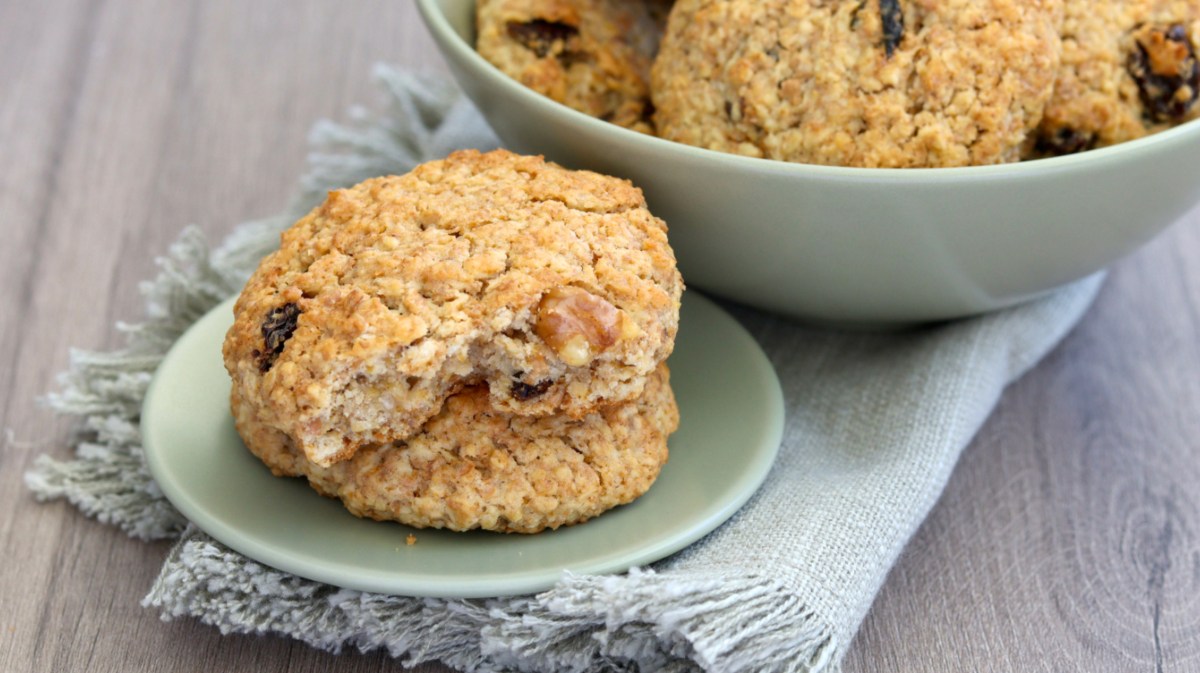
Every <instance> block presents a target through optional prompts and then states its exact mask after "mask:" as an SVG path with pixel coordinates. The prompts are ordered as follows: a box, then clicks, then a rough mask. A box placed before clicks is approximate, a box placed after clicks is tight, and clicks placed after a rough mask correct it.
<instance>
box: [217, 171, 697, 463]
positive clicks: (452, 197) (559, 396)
mask: <svg viewBox="0 0 1200 673" xmlns="http://www.w3.org/2000/svg"><path fill="white" fill-rule="evenodd" d="M682 290H683V283H682V280H681V278H680V276H679V272H678V270H677V269H676V266H675V257H674V253H673V252H672V250H671V247H670V245H669V244H668V242H667V227H666V224H665V223H664V222H663V221H662V220H659V219H658V218H656V217H654V216H653V215H652V214H651V213H650V211H649V210H648V209H647V208H646V202H645V199H644V198H643V196H642V193H641V191H640V190H639V189H637V188H636V187H634V186H633V185H631V184H630V183H629V182H627V181H625V180H619V179H617V178H612V177H607V176H603V175H599V174H597V173H591V172H587V171H571V170H567V169H564V168H562V167H560V166H558V165H555V164H552V163H549V162H546V161H544V160H543V159H542V158H541V157H524V156H519V155H516V154H512V153H510V152H506V151H503V150H497V151H495V152H489V153H486V154H481V153H479V152H476V151H471V150H468V151H463V152H457V153H455V154H452V155H451V156H449V157H447V158H446V159H444V160H441V161H434V162H430V163H427V164H423V165H421V166H418V167H417V168H416V169H414V170H413V171H412V172H411V173H409V174H407V175H404V176H389V177H382V178H376V179H372V180H368V181H366V182H364V183H362V184H359V185H356V186H354V187H351V188H349V189H342V190H335V191H333V192H330V193H329V196H328V198H327V199H326V201H325V202H324V203H323V204H322V205H320V206H319V207H317V208H316V209H314V210H313V211H312V212H311V213H309V214H308V215H307V216H305V217H304V218H303V219H301V220H300V221H299V222H297V223H296V224H294V225H293V226H292V227H291V228H289V229H288V230H287V231H285V232H284V233H283V234H282V236H281V246H280V249H279V250H278V251H277V252H275V253H272V254H271V255H269V256H267V257H266V258H265V259H264V260H263V261H262V263H261V264H260V265H259V267H258V269H257V270H256V271H255V273H254V274H253V276H252V277H251V278H250V280H249V282H248V283H247V285H246V287H245V289H244V290H243V291H242V294H241V295H240V296H239V298H238V301H237V303H236V305H235V308H234V317H235V320H234V324H233V326H232V327H231V328H230V330H229V332H228V334H227V336H226V339H225V344H224V350H223V353H224V359H225V366H226V369H227V370H228V371H229V373H230V375H231V376H232V379H233V386H234V392H235V393H236V394H237V395H238V396H239V397H240V398H241V399H242V400H243V401H244V403H245V404H246V405H248V406H249V407H250V408H252V409H253V410H254V414H255V416H256V418H257V419H258V421H259V422H261V423H263V424H264V425H266V426H269V427H272V428H275V429H277V430H279V431H280V432H283V433H284V434H286V435H287V436H289V437H290V438H291V439H292V440H293V441H295V443H296V446H297V447H298V448H299V449H300V450H302V451H303V452H304V453H305V454H306V455H307V457H308V458H309V459H310V460H312V461H313V462H314V463H316V464H318V465H325V466H327V465H331V464H333V463H335V462H337V461H340V460H345V459H347V458H349V457H350V456H352V455H353V454H354V453H355V451H356V450H357V449H358V448H359V447H360V446H362V445H365V444H370V443H376V444H378V443H383V442H390V441H398V440H403V439H404V438H406V437H407V436H409V435H410V434H412V433H413V432H415V431H417V429H418V428H420V426H421V425H422V424H423V423H424V422H425V421H426V420H427V419H428V418H430V417H431V416H433V415H434V414H436V413H437V411H438V409H439V408H440V407H441V406H442V403H443V401H444V400H445V399H446V398H447V397H448V396H449V395H452V394H454V393H455V392H456V391H457V390H459V389H460V388H462V387H464V386H469V385H476V384H483V385H486V386H487V390H488V391H489V399H490V401H491V404H492V405H493V406H495V407H496V408H498V409H502V410H504V411H505V412H507V413H512V414H518V415H545V414H558V413H562V414H565V415H566V416H568V417H576V418H577V417H582V416H584V415H586V414H588V413H590V412H591V411H593V410H594V409H595V408H596V407H598V406H602V405H607V404H615V403H620V402H623V401H626V400H629V399H632V398H634V397H636V396H637V395H639V394H640V393H641V391H642V387H643V386H644V384H645V381H646V377H647V376H648V375H649V374H650V373H651V372H653V371H654V369H655V368H656V367H657V366H658V364H659V363H660V362H662V361H663V360H665V359H666V357H667V356H668V355H669V354H670V353H671V350H672V348H673V347H674V339H675V332H676V330H677V328H678V322H679V302H680V295H681V293H682Z"/></svg>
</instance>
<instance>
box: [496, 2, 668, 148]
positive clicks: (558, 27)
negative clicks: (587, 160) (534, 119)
mask: <svg viewBox="0 0 1200 673" xmlns="http://www.w3.org/2000/svg"><path fill="white" fill-rule="evenodd" d="M669 7H670V0H479V2H478V3H476V32H477V37H476V49H477V50H478V51H479V53H480V55H482V56H483V57H484V58H486V59H487V60H488V61H490V62H491V63H492V64H493V65H495V66H496V67H498V68H500V70H502V71H504V72H505V73H506V74H507V75H508V76H510V77H512V78H513V79H515V80H517V81H518V82H521V83H522V84H524V85H525V86H527V87H529V88H531V89H533V90H534V91H537V92H538V93H541V94H543V95H545V96H547V97H549V98H551V99H553V100H556V101H558V102H560V103H563V104H565V105H567V106H569V107H572V108H574V109H576V110H579V111H580V112H583V113H585V114H588V115H591V116H593V117H597V118H599V119H603V120H605V121H610V122H612V123H614V124H617V125H620V126H624V127H626V128H631V129H634V130H636V131H641V132H643V133H650V132H652V130H653V127H652V123H651V119H650V117H651V113H652V112H653V110H652V107H651V105H650V64H651V63H652V62H653V60H654V54H655V53H656V52H657V50H658V40H659V37H660V35H661V33H662V29H663V26H664V24H665V21H666V14H667V10H668V8H669Z"/></svg>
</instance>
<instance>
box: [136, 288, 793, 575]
mask: <svg viewBox="0 0 1200 673" xmlns="http://www.w3.org/2000/svg"><path fill="white" fill-rule="evenodd" d="M231 322H232V302H226V303H224V304H222V305H221V306H218V307H217V308H216V309H214V310H213V311H212V312H210V313H209V314H208V315H206V316H205V317H204V318H202V319H201V320H200V321H199V322H197V323H196V325H194V326H193V327H192V328H191V329H190V330H189V331H188V332H187V333H186V334H184V335H183V337H181V338H180V339H179V341H178V343H176V344H175V346H174V347H173V348H172V349H171V351H170V352H169V353H168V354H167V357H166V359H164V360H163V363H162V365H161V366H160V367H159V368H158V372H157V374H156V375H155V377H154V380H153V382H152V383H151V385H150V389H149V391H147V394H146V401H145V404H144V405H143V407H142V440H143V442H144V445H145V450H146V458H147V461H148V462H149V465H150V471H151V472H152V473H153V475H154V478H155V479H156V480H157V481H158V484H159V485H160V486H161V487H162V490H163V492H164V493H165V494H166V496H167V498H168V499H169V500H170V501H171V502H172V503H173V504H174V505H175V506H176V507H178V508H179V510H180V511H181V512H182V513H183V514H184V515H185V516H187V517H188V519H190V520H191V521H193V522H194V523H196V525H198V526H199V527H200V528H201V529H203V530H204V531H205V532H207V533H208V534H209V535H211V536H212V537H214V538H216V539H217V540H219V541H220V542H222V543H224V544H226V545H228V546H229V547H232V548H233V549H235V550H237V551H239V552H241V553H243V554H245V555H246V556H249V557H250V558H253V559H256V560H258V561H260V562H262V563H265V564H266V565H269V566H273V567H275V568H279V569H281V570H285V571H288V572H291V573H294V574H296V575H299V576H301V577H307V578H309V579H313V580H319V581H321V582H327V583H329V584H334V585H337V586H341V587H347V588H351V589H361V590H365V591H375V592H382V593H388V594H398V595H410V596H443V597H482V596H503V595H514V594H524V593H534V592H537V591H542V590H544V589H548V588H549V587H551V586H552V585H553V584H554V583H555V581H556V580H558V579H559V577H561V575H562V573H563V572H564V571H571V572H575V573H612V572H619V571H622V570H625V569H627V568H629V567H631V566H635V565H641V564H645V563H650V562H652V561H655V560H658V559H661V558H663V557H665V556H667V555H669V554H671V553H673V552H675V551H678V550H679V549H682V548H683V547H685V546H687V545H688V544H690V543H692V542H694V541H695V540H697V539H699V538H700V537H702V536H703V535H704V534H706V533H708V532H709V531H711V530H712V529H714V528H716V527H717V526H718V525H720V524H721V523H722V522H723V521H725V520H726V519H728V518H729V517H730V516H731V515H733V513H734V512H736V511H737V510H738V508H739V507H741V506H742V504H744V503H745V502H746V500H747V499H749V497H750V496H751V494H753V493H754V491H755V490H756V489H757V488H758V486H759V485H760V484H761V483H762V481H763V479H764V478H765V477H766V475H767V472H768V470H769V469H770V467H771V464H772V462H773V461H774V459H775V454H776V452H777V451H778V448H779V442H780V439H781V437H782V433H783V417H784V412H783V396H782V393H781V391H780V388H779V380H778V379H777V378H776V376H775V372H774V370H773V369H772V368H771V364H770V363H769V362H768V361H767V358H766V356H765V355H764V354H763V352H762V351H761V350H760V349H759V348H758V344H757V343H755V341H754V339H753V338H752V337H751V336H750V335H749V334H748V333H747V332H746V331H745V330H743V329H742V327H741V325H739V324H738V323H737V322H736V321H735V320H734V319H733V318H731V317H730V316H729V315H727V314H726V313H724V312H723V311H722V310H721V309H720V308H718V307H717V306H716V305H715V304H713V303H712V302H711V301H709V300H708V299H706V298H704V297H703V296H701V295H698V294H696V293H695V292H689V293H687V294H686V296H685V298H684V302H683V310H682V316H681V324H680V328H679V336H678V339H677V344H676V348H675V353H674V354H673V355H672V356H671V359H670V361H669V363H670V366H671V383H672V385H673V387H674V389H675V393H676V396H677V398H678V402H679V410H680V415H681V419H682V420H681V424H680V428H679V430H678V432H676V433H675V434H674V435H672V436H671V439H670V460H669V461H668V462H667V465H666V467H664V468H663V471H662V474H661V475H660V476H659V478H658V481H657V482H655V484H654V486H653V487H652V488H651V489H650V491H649V492H648V493H647V494H646V495H644V496H643V497H641V498H640V499H638V500H637V501H635V502H634V503H632V504H630V505H626V506H624V507H620V508H617V509H615V510H612V511H610V512H608V513H606V514H603V515H601V516H599V517H597V518H595V519H593V520H591V521H589V522H587V523H584V524H580V525H578V526H573V527H567V528H560V529H558V530H556V531H547V532H544V533H539V534H537V535H505V534H499V533H487V532H478V531H477V532H472V533H451V532H447V531H439V530H417V529H413V528H409V527H406V526H402V525H399V524H394V523H379V522H375V521H367V520H362V519H357V518H355V517H354V516H352V515H351V514H349V513H348V512H346V511H345V510H344V509H342V506H341V503H339V502H337V501H336V500H330V499H327V498H323V497H321V496H319V495H317V493H316V492H315V491H313V490H311V489H310V488H309V487H308V485H307V483H305V482H304V481H303V480H300V479H280V478H277V477H273V476H271V474H270V472H268V471H267V469H266V468H265V467H264V466H263V465H262V464H261V463H259V462H258V459H256V458H255V457H253V456H252V455H251V454H250V453H249V452H248V451H247V450H246V449H245V447H244V446H243V445H242V442H241V439H239V437H238V435H237V433H236V432H235V431H234V428H233V419H232V417H231V416H230V413H229V404H228V398H229V385H230V384H229V377H228V375H227V374H226V373H225V369H224V367H223V366H222V364H221V341H222V340H223V339H224V336H225V331H226V329H228V327H229V325H230V323H231ZM409 533H412V534H414V535H416V538H417V542H416V544H414V545H411V546H410V545H407V544H405V538H406V537H407V536H408V534H409Z"/></svg>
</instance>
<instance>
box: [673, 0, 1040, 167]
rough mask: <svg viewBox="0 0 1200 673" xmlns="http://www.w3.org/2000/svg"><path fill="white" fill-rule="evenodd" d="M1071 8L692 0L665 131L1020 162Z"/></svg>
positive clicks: (919, 162)
mask: <svg viewBox="0 0 1200 673" xmlns="http://www.w3.org/2000/svg"><path fill="white" fill-rule="evenodd" d="M1060 21H1061V0H940V1H939V0H923V1H914V0H899V1H897V0H891V1H888V0H863V1H861V2H823V1H820V0H679V1H678V2H676V4H675V7H674V9H673V10H672V13H671V17H670V21H669V22H668V27H667V32H666V34H665V36H664V37H663V40H662V44H661V48H660V51H659V55H658V57H657V60H656V61H655V64H654V68H653V71H652V82H653V87H652V89H653V98H654V104H655V107H656V109H657V112H656V114H655V121H656V125H657V127H658V133H659V134H660V135H661V136H662V137H664V138H668V139H671V140H675V141H679V142H684V143H688V144H692V145H697V146H700V147H706V148H710V149H715V150H720V151H724V152H733V153H738V154H745V155H749V156H755V157H765V158H770V159H778V160H784V161H795V162H803V163H816V164H833V165H844V166H868V167H910V166H965V165H975V164H991V163H999V162H1007V161H1015V160H1017V159H1018V158H1019V156H1020V150H1021V146H1022V143H1024V142H1025V139H1026V137H1027V136H1028V134H1029V132H1030V131H1031V130H1032V129H1033V128H1034V127H1035V126H1036V125H1037V123H1038V121H1039V119H1040V118H1041V115H1042V110H1043V107H1044V105H1045V103H1046V101H1047V99H1048V98H1049V96H1050V91H1051V85H1052V84H1053V82H1054V77H1055V74H1056V72H1057V67H1058V63H1059V51H1060V40H1059V38H1058V27H1059V23H1060Z"/></svg>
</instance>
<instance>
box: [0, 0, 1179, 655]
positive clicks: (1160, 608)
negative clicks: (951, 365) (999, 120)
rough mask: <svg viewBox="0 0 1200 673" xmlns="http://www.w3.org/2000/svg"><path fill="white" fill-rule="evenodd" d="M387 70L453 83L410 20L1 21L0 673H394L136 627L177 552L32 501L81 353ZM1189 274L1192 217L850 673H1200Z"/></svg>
mask: <svg viewBox="0 0 1200 673" xmlns="http://www.w3.org/2000/svg"><path fill="white" fill-rule="evenodd" d="M378 61H384V62H389V63H393V64H402V65H406V66H416V67H424V68H429V69H433V70H444V66H443V65H442V62H441V60H440V57H439V56H438V55H437V54H436V52H435V49H434V47H433V44H432V42H431V41H430V39H429V38H428V36H427V35H426V33H425V30H424V27H423V26H422V25H421V23H420V21H419V19H418V17H417V14H416V11H415V9H414V6H413V4H412V3H410V2H408V1H407V0H390V1H383V0H355V1H354V2H333V1H332V0H328V1H325V2H319V1H315V0H293V1H291V2H284V1H282V0H273V1H265V0H260V1H258V2H242V1H240V0H206V1H203V2H201V1H200V0H188V1H179V2H151V1H150V0H125V1H123V2H117V1H115V0H94V1H89V0H44V1H42V2H37V3H35V2H32V1H28V0H26V1H22V0H16V1H9V2H0V231H2V232H3V236H2V237H0V316H2V317H3V318H2V321H0V381H2V382H3V383H2V385H0V409H2V410H3V412H2V413H3V419H2V421H0V430H3V433H4V434H3V437H4V439H3V440H0V441H3V444H4V446H3V450H2V451H0V541H2V544H3V557H2V560H3V562H2V563H0V606H2V608H0V671H5V672H10V671H11V672H19V671H56V672H61V671H121V672H125V673H128V672H130V671H201V670H204V671H250V670H253V671H285V670H286V671H339V672H340V671H400V670H403V669H402V667H401V666H399V664H397V663H396V662H395V661H394V660H392V659H389V658H388V657H387V656H385V655H384V654H381V653H378V652H376V653H369V654H365V655H363V654H359V653H357V652H351V653H345V654H342V655H340V656H333V655H330V654H326V653H322V652H317V651H314V650H312V649H310V648H309V647H307V646H304V645H300V644H297V643H295V642H292V641H289V640H285V639H282V638H278V637H272V636H262V637H251V636H221V635H220V634H219V633H218V632H217V631H216V630H215V629H212V628H209V627H205V626H202V625H200V624H198V623H196V622H194V621H190V620H181V621H174V622H162V621H160V620H159V618H158V615H157V614H156V613H155V611H153V610H149V609H146V608H143V607H141V606H140V601H141V599H142V597H143V595H144V594H145V593H146V591H147V589H148V587H149V586H150V583H151V581H152V580H153V578H154V576H155V573H156V571H157V569H158V567H159V565H160V563H161V561H162V559H163V556H164V554H165V553H166V551H167V548H168V544H167V543H156V544H146V543H143V542H138V541H135V540H131V539H129V538H127V537H126V536H125V535H123V534H122V533H120V532H119V531H117V530H115V529H114V528H112V527H109V526H105V525H102V524H100V523H97V522H96V521H94V520H91V519H88V518H86V517H84V516H83V515H81V514H79V513H78V512H77V511H76V510H75V509H74V508H72V507H71V506H69V505H68V504H66V503H64V502H52V503H49V504H39V503H38V502H36V501H35V500H34V498H33V497H32V496H31V495H30V493H29V492H28V491H27V490H26V489H25V487H24V486H23V482H22V474H23V473H24V472H25V471H26V470H27V469H29V468H30V466H31V465H32V462H33V460H34V458H35V457H36V456H38V455H40V454H42V453H50V454H52V455H55V456H58V457H62V458H66V457H67V456H69V455H70V448H69V433H70V429H71V424H70V422H69V421H68V420H65V419H61V418H57V417H55V416H54V415H53V414H52V413H51V412H49V411H48V410H46V409H45V408H44V407H43V406H41V405H39V403H38V401H37V399H38V397H39V396H40V395H43V394H45V393H47V392H51V391H53V390H55V385H56V383H55V376H56V374H57V373H58V372H60V371H62V370H64V368H65V367H66V363H67V357H68V351H69V349H71V348H72V347H79V348H84V349H91V350H97V349H109V348H114V347H117V346H120V345H121V343H122V341H121V336H120V334H119V333H118V332H117V331H116V330H115V329H114V323H115V322H117V321H120V320H125V321H135V320H137V319H138V318H139V316H140V306H141V300H140V298H139V295H138V282H139V281H141V280H143V279H146V278H149V277H151V276H152V275H153V274H154V273H155V267H154V265H153V261H152V260H153V258H154V257H155V256H156V255H161V254H162V253H164V252H165V250H166V247H167V246H168V245H169V244H170V242H171V241H173V240H174V239H175V238H176V237H177V236H178V234H179V231H180V229H181V228H182V227H183V226H185V225H187V224H191V223H195V224H198V225H199V226H201V227H202V228H203V229H204V230H205V231H206V232H207V233H208V234H209V235H210V237H212V239H213V240H217V239H219V238H220V237H222V236H223V235H224V234H225V233H227V232H228V231H229V230H230V229H231V228H232V227H233V226H234V225H235V224H236V223H238V222H241V221H244V220H247V219H251V218H254V217H258V216H263V215H269V214H273V213H275V212H277V211H279V210H281V209H282V207H283V206H284V205H285V203H286V201H287V199H288V197H289V195H290V194H291V193H292V190H293V186H294V184H295V181H296V178H297V177H298V175H299V172H300V170H301V167H302V165H303V160H304V155H305V136H306V132H307V129H308V128H309V126H310V124H311V123H312V122H313V121H315V120H316V119H318V118H321V117H331V118H341V119H345V110H346V109H347V108H348V106H350V105H353V104H367V105H370V104H372V103H376V102H378V101H379V100H380V98H379V96H378V95H377V93H376V91H375V90H374V89H373V85H372V84H371V82H370V77H369V72H370V68H371V65H372V64H373V63H375V62H378ZM1197 163H1198V166H1200V161H1198V162H1197ZM1197 179H1200V171H1198V178H1197ZM1031 226H1036V224H1034V225H1031ZM1198 269H1200V210H1197V211H1193V212H1192V213H1190V214H1189V215H1187V216H1186V217H1185V218H1184V219H1183V221H1181V222H1179V223H1178V224H1176V225H1175V226H1174V227H1172V228H1171V229H1170V230H1168V231H1167V232H1166V233H1165V234H1163V235H1161V236H1159V237H1158V238H1157V239H1156V240H1154V241H1153V242H1151V243H1150V244H1149V245H1147V246H1146V247H1145V248H1143V249H1142V250H1140V251H1138V252H1137V253H1136V254H1133V255H1131V256H1130V257H1128V258H1126V259H1124V260H1122V261H1121V262H1119V263H1118V264H1116V265H1115V266H1114V268H1113V269H1112V273H1111V275H1110V276H1109V279H1108V281H1107V283H1106V285H1105V287H1104V288H1103V290H1102V292H1101V295H1100V297H1099V299H1098V300H1097V303H1096V305H1095V306H1094V307H1093V308H1092V309H1091V311H1090V312H1089V313H1088V315H1087V316H1086V317H1085V318H1084V320H1083V321H1082V323H1081V324H1080V325H1079V327H1078V328H1077V329H1076V330H1075V331H1074V332H1073V333H1072V334H1071V335H1070V336H1069V337H1068V338H1067V339H1066V340H1065V341H1064V342H1063V343H1062V344H1061V346H1060V347H1058V348H1057V349H1056V350H1055V351H1054V352H1053V353H1052V354H1051V355H1050V356H1049V357H1048V358H1046V360H1044V361H1043V362H1042V363H1041V364H1040V365H1039V366H1038V367H1037V368H1036V369H1035V370H1034V371H1033V372H1031V373H1030V374H1028V375H1027V376H1025V377H1024V378H1023V379H1022V380H1020V381H1018V382H1017V383H1016V384H1014V385H1013V386H1012V387H1011V388H1010V390H1009V391H1008V392H1007V393H1006V395H1005V396H1004V398H1003V399H1002V401H1001V403H1000V405H999V408H998V409H997V410H996V412H995V414H994V415H993V417H992V418H991V419H990V421H989V422H988V423H987V424H986V425H985V427H984V428H983V430H982V432H981V433H980V435H979V436H978V438H977V439H976V440H975V441H974V443H973V444H972V445H971V446H970V447H969V448H968V449H967V450H966V452H965V454H964V455H963V458H962V460H961V463H960V465H959V466H958V468H957V471H956V473H955V474H954V477H953V478H952V480H951V482H950V484H949V487H948V489H947V491H946V493H945V496H944V497H943V498H942V500H941V502H940V503H939V504H938V506H937V507H936V509H935V510H934V512H933V513H932V515H931V516H930V518H929V520H928V521H927V522H926V523H925V525H924V526H923V527H922V528H921V530H920V532H919V533H918V534H917V536H916V538H915V539H914V540H913V542H912V543H911V544H910V545H909V547H908V549H907V550H906V552H905V553H904V554H903V556H902V558H901V559H900V562H899V564H898V565H897V567H896V568H895V570H894V571H893V572H892V574H891V575H890V576H889V579H888V581H887V583H886V585H885V586H884V588H883V591H882V593H881V594H880V596H879V598H878V600H877V602H876V604H875V606H874V607H873V609H872V611H871V613H870V614H869V615H868V617H867V619H866V622H865V623H864V625H863V628H862V631H861V633H860V634H859V636H858V637H857V639H856V640H855V641H854V642H853V643H852V645H851V647H850V652H849V654H848V656H847V658H846V664H845V668H846V670H847V671H848V672H851V673H853V672H860V671H945V672H954V673H957V672H959V671H1056V672H1057V671H1087V672H1089V673H1092V672H1095V673H1105V672H1110V671H1147V672H1151V671H1155V672H1159V671H1166V672H1171V671H1176V672H1179V673H1183V672H1184V671H1197V670H1200V413H1197V412H1198V411H1200V322H1198V321H1200V270H1198ZM419 670H421V671H424V672H426V673H429V672H432V671H441V670H443V669H442V668H440V667H438V666H426V667H422V668H421V669H419Z"/></svg>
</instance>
